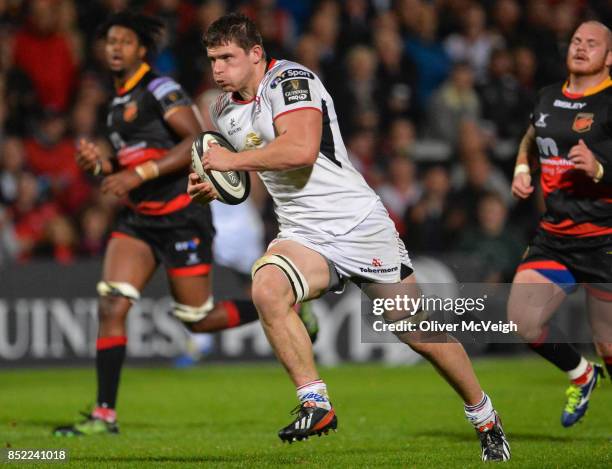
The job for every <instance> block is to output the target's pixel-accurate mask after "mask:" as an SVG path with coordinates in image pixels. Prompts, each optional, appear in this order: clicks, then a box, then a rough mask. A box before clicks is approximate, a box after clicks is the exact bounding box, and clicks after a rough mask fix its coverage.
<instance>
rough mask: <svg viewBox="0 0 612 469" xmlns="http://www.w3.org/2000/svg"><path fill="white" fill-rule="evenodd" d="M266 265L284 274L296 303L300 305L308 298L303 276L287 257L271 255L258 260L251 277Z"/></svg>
mask: <svg viewBox="0 0 612 469" xmlns="http://www.w3.org/2000/svg"><path fill="white" fill-rule="evenodd" d="M266 265H274V266H276V267H278V268H279V269H280V270H281V272H282V273H284V274H285V276H286V277H287V279H288V280H289V285H291V289H292V290H293V295H294V296H295V302H296V303H300V302H302V301H304V300H305V299H307V298H308V294H309V289H308V282H306V277H304V275H303V274H302V273H301V272H300V271H299V270H298V268H297V267H296V265H295V264H294V263H293V262H292V261H291V260H290V259H289V258H288V257H285V256H281V255H280V254H272V255H269V256H264V257H262V258H260V259H259V260H257V261H256V262H255V264H253V269H252V270H251V276H252V277H253V278H255V274H256V273H257V271H258V270H259V269H261V268H262V267H264V266H266Z"/></svg>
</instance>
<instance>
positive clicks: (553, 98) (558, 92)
mask: <svg viewBox="0 0 612 469" xmlns="http://www.w3.org/2000/svg"><path fill="white" fill-rule="evenodd" d="M531 123H532V125H533V126H534V127H535V133H536V144H537V147H538V153H539V159H540V168H541V176H540V183H541V186H542V191H543V193H544V198H545V202H546V212H545V214H544V215H543V217H542V219H541V221H540V226H541V228H543V229H544V230H546V231H547V232H549V233H551V234H554V235H558V236H574V237H586V236H602V235H609V234H612V79H610V78H608V79H606V80H605V81H604V82H602V83H601V84H599V85H598V86H596V87H593V88H591V89H589V90H587V91H586V92H585V93H583V94H580V95H577V94H572V93H569V92H568V91H567V85H566V84H563V83H558V84H555V85H552V86H548V87H545V88H543V89H542V90H541V91H540V93H539V94H538V98H537V101H536V104H535V107H534V110H533V113H532V116H531ZM580 139H582V140H584V142H585V144H586V145H587V146H588V147H589V149H590V150H591V151H592V152H593V153H594V154H595V157H596V158H597V159H598V160H599V161H600V162H601V163H602V165H603V166H604V169H605V175H604V179H603V180H602V181H600V182H599V183H595V182H594V181H593V180H592V179H591V178H590V177H589V176H587V175H586V174H585V173H584V172H583V171H580V170H577V169H575V168H574V164H573V163H572V162H571V161H570V160H569V158H568V153H569V151H570V149H571V148H572V147H573V146H574V145H577V144H578V142H579V140H580Z"/></svg>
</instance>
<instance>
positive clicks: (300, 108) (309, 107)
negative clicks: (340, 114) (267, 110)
mask: <svg viewBox="0 0 612 469" xmlns="http://www.w3.org/2000/svg"><path fill="white" fill-rule="evenodd" d="M305 109H314V110H315V111H319V112H320V113H321V114H323V111H321V109H319V108H318V107H311V106H308V107H299V108H297V109H289V110H288V111H285V112H281V113H280V114H277V115H276V117H275V118H274V119H272V122H274V121H275V120H276V119H278V118H279V117H280V116H284V115H285V114H289V113H290V112H295V111H303V110H305Z"/></svg>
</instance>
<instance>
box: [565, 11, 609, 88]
mask: <svg viewBox="0 0 612 469" xmlns="http://www.w3.org/2000/svg"><path fill="white" fill-rule="evenodd" d="M566 63H567V68H568V71H569V72H570V76H572V75H573V76H574V77H592V78H593V80H603V79H604V78H605V77H606V76H607V75H608V74H609V73H610V67H612V32H610V28H608V27H607V26H606V25H605V24H603V23H600V22H599V21H585V22H584V23H581V24H580V26H578V28H576V31H574V34H573V35H572V40H571V41H570V45H569V48H568V51H567V59H566Z"/></svg>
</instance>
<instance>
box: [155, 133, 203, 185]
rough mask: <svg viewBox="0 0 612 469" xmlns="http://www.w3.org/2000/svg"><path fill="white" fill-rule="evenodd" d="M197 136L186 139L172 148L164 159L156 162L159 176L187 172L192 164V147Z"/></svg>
mask: <svg viewBox="0 0 612 469" xmlns="http://www.w3.org/2000/svg"><path fill="white" fill-rule="evenodd" d="M195 137H196V135H190V136H188V137H185V138H184V139H183V140H182V141H181V142H180V143H179V144H178V145H176V146H174V147H172V148H171V149H170V150H169V151H168V153H166V154H165V155H164V157H163V158H160V159H159V160H156V163H157V167H158V169H159V175H160V176H163V175H165V174H171V173H175V172H177V171H183V170H185V169H186V168H187V167H188V166H189V164H190V162H191V145H192V144H193V139H194V138H195Z"/></svg>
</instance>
